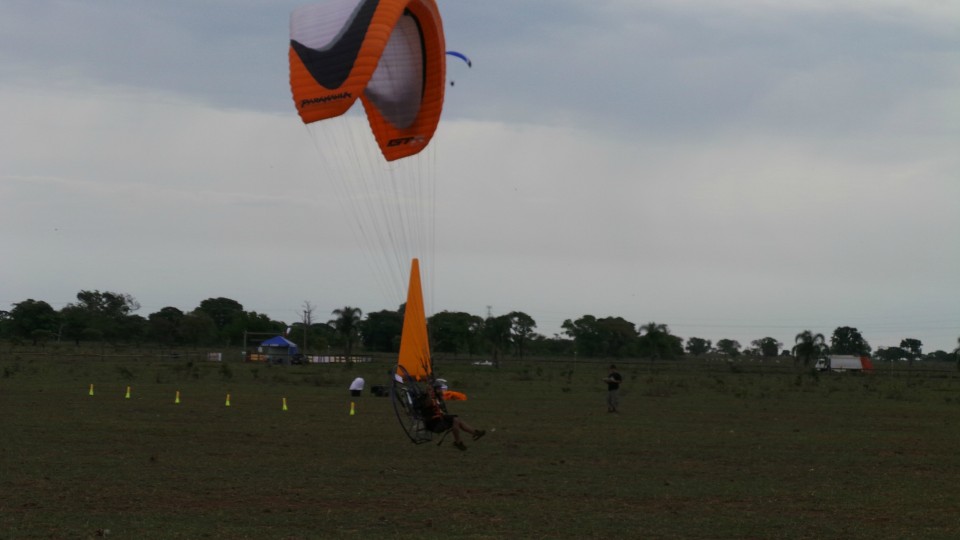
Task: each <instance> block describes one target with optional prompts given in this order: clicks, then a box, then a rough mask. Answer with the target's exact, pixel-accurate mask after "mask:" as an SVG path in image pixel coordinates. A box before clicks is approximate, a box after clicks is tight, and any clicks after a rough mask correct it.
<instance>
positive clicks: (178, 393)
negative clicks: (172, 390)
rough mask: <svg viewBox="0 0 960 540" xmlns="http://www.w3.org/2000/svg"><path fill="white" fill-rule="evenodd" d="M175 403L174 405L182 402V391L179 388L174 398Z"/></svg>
mask: <svg viewBox="0 0 960 540" xmlns="http://www.w3.org/2000/svg"><path fill="white" fill-rule="evenodd" d="M173 404H174V405H179V404H180V391H179V390H177V397H175V398H173Z"/></svg>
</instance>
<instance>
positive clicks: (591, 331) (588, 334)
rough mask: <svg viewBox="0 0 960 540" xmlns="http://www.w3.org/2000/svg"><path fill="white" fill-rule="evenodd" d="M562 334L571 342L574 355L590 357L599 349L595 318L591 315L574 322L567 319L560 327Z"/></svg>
mask: <svg viewBox="0 0 960 540" xmlns="http://www.w3.org/2000/svg"><path fill="white" fill-rule="evenodd" d="M561 328H563V333H564V334H566V335H567V336H568V337H570V339H572V340H573V346H574V355H578V354H579V355H583V356H586V357H592V356H594V355H595V354H597V353H598V352H599V350H600V347H601V341H602V338H601V336H600V329H599V328H598V327H597V318H596V317H594V316H593V315H584V316H583V317H580V318H579V319H577V320H576V321H571V320H570V319H567V320H565V321H563V324H562V325H561Z"/></svg>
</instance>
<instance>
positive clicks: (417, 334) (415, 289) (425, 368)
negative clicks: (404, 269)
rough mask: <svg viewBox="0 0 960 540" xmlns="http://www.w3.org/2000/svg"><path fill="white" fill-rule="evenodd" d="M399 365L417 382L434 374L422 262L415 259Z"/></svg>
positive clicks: (411, 271) (401, 339)
mask: <svg viewBox="0 0 960 540" xmlns="http://www.w3.org/2000/svg"><path fill="white" fill-rule="evenodd" d="M397 364H398V365H399V366H400V367H402V368H403V369H405V370H407V373H409V374H410V376H411V377H413V378H414V379H417V380H423V379H427V378H429V377H430V376H431V375H432V374H433V368H432V364H431V362H430V342H429V340H428V338H427V316H426V314H425V312H424V309H423V290H422V289H421V286H420V261H419V260H417V259H413V263H412V264H411V266H410V286H409V288H408V289H407V305H406V308H405V309H404V312H403V333H402V334H401V335H400V359H399V360H398V362H397Z"/></svg>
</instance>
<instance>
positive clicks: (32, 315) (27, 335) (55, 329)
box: [7, 298, 59, 345]
mask: <svg viewBox="0 0 960 540" xmlns="http://www.w3.org/2000/svg"><path fill="white" fill-rule="evenodd" d="M7 324H8V327H9V332H10V333H11V334H12V335H13V336H14V337H19V338H23V339H29V340H31V341H32V342H33V344H34V345H36V344H37V342H38V341H40V340H41V339H47V338H48V337H49V336H50V335H56V334H58V333H59V317H58V316H57V312H56V310H54V309H53V307H51V306H50V304H48V303H46V302H44V301H43V300H39V301H38V300H34V299H32V298H30V299H27V300H24V301H23V302H18V303H16V304H13V309H12V310H10V313H9V322H8V323H7Z"/></svg>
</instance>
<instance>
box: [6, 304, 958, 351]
mask: <svg viewBox="0 0 960 540" xmlns="http://www.w3.org/2000/svg"><path fill="white" fill-rule="evenodd" d="M76 298H77V301H76V302H71V303H69V304H67V305H66V306H64V307H63V308H62V309H60V310H56V309H54V308H53V307H52V306H51V305H50V304H48V303H47V302H44V301H42V300H34V299H27V300H24V301H22V302H17V303H15V304H12V309H10V310H9V311H0V339H4V340H7V341H10V342H13V343H30V344H33V345H36V346H40V345H44V344H46V343H50V342H58V343H62V342H68V343H69V342H72V343H75V344H76V345H80V344H81V343H114V344H120V343H128V344H130V343H132V344H144V343H153V344H156V345H159V346H165V347H181V346H194V347H199V346H225V347H226V346H242V347H247V346H248V345H250V343H248V342H245V340H247V336H249V335H251V334H252V335H256V336H262V335H265V334H286V335H288V336H289V337H291V339H293V340H299V342H300V345H301V348H302V349H303V350H304V352H305V353H307V354H330V353H343V354H346V355H347V356H350V355H352V354H354V353H355V352H358V351H365V352H378V353H392V352H397V351H399V348H400V333H401V331H402V328H403V310H404V306H402V305H401V306H400V307H399V308H398V309H397V310H381V311H376V312H371V313H367V314H366V315H364V313H363V312H362V311H361V310H360V309H359V308H355V307H351V306H345V307H343V308H340V309H335V310H333V312H331V314H330V315H331V318H330V319H329V320H327V321H326V322H316V321H315V320H314V316H315V314H314V312H315V308H314V307H313V306H312V305H311V304H310V303H309V302H305V303H304V305H303V318H302V320H300V321H297V322H294V323H292V324H289V325H288V324H287V323H285V322H283V321H276V320H273V319H271V318H270V317H269V316H267V315H265V314H262V313H257V312H255V311H247V310H245V309H244V307H243V305H242V304H240V303H239V302H237V301H236V300H232V299H229V298H222V297H220V298H208V299H206V300H203V301H202V302H200V304H199V305H198V306H197V307H196V308H195V309H193V310H191V311H188V312H184V311H182V310H180V309H178V308H175V307H164V308H162V309H160V310H159V311H157V312H155V313H151V314H149V315H148V316H147V317H143V316H141V315H138V314H136V313H135V312H136V311H138V310H139V309H140V304H139V303H138V302H137V301H136V299H134V298H133V297H132V296H131V295H129V294H123V293H115V292H109V291H105V292H101V291H97V290H94V291H88V290H83V291H80V292H79V293H77V297H76ZM427 325H428V331H429V334H430V340H431V348H432V350H433V351H434V353H435V354H445V355H452V356H460V355H465V356H477V355H486V356H492V357H493V359H494V361H499V360H500V359H501V358H503V357H506V356H510V357H520V358H522V357H524V356H528V355H532V356H579V357H584V358H620V357H627V358H649V359H653V360H657V359H665V360H670V359H677V358H680V357H683V356H687V355H690V356H705V355H719V356H725V357H729V358H735V357H739V356H763V357H771V356H790V357H792V358H793V359H794V362H796V363H797V365H801V364H802V365H804V366H809V365H810V364H811V363H813V362H815V361H816V360H817V359H818V358H821V357H823V356H824V355H826V354H828V353H829V354H838V355H840V354H844V355H846V354H849V355H866V356H873V357H874V358H876V359H879V360H887V361H897V360H907V361H911V362H912V361H914V360H918V359H921V358H927V359H933V360H944V361H946V360H954V359H955V358H954V355H958V357H960V338H958V340H957V342H958V349H957V350H955V351H954V352H953V354H949V353H946V352H944V351H936V352H934V353H931V354H927V355H924V353H923V344H922V342H921V341H920V340H918V339H914V338H905V339H903V340H902V341H901V342H900V346H899V347H881V348H879V349H878V350H877V351H873V350H872V348H871V346H870V344H869V343H868V342H867V340H866V339H864V337H863V335H862V334H861V333H860V331H859V330H857V329H856V328H853V327H849V326H842V327H838V328H836V329H835V330H834V332H833V334H832V335H831V336H830V339H829V341H828V340H827V338H826V337H825V336H824V335H823V334H821V333H814V332H812V331H810V330H803V331H801V332H799V333H798V334H797V335H796V337H795V341H794V343H792V344H790V346H789V347H785V346H784V344H783V343H782V342H780V341H778V340H776V339H774V338H772V337H769V336H767V337H762V338H758V339H756V340H753V341H751V342H750V343H749V344H747V345H741V344H740V343H739V342H738V341H736V340H733V339H720V340H718V341H717V342H716V343H713V342H712V341H711V340H709V339H705V338H701V337H689V338H686V339H684V338H681V337H679V336H675V335H673V334H672V333H671V331H670V328H669V327H668V326H667V325H666V324H660V323H656V322H650V323H647V324H643V325H637V324H634V323H632V322H630V321H628V320H625V319H623V318H622V317H602V318H598V317H595V316H593V315H583V316H582V317H580V318H578V319H567V320H565V321H564V322H563V324H562V326H561V328H562V335H554V336H552V337H547V336H544V335H542V334H539V333H537V332H536V328H537V323H536V321H535V320H534V319H533V318H532V317H531V316H530V315H527V314H526V313H524V312H522V311H512V312H510V313H508V314H506V315H500V316H488V317H486V318H483V317H480V316H477V315H472V314H469V313H464V312H452V311H442V312H440V313H437V314H435V315H432V316H431V317H429V318H428V319H427ZM248 341H249V340H248Z"/></svg>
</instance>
